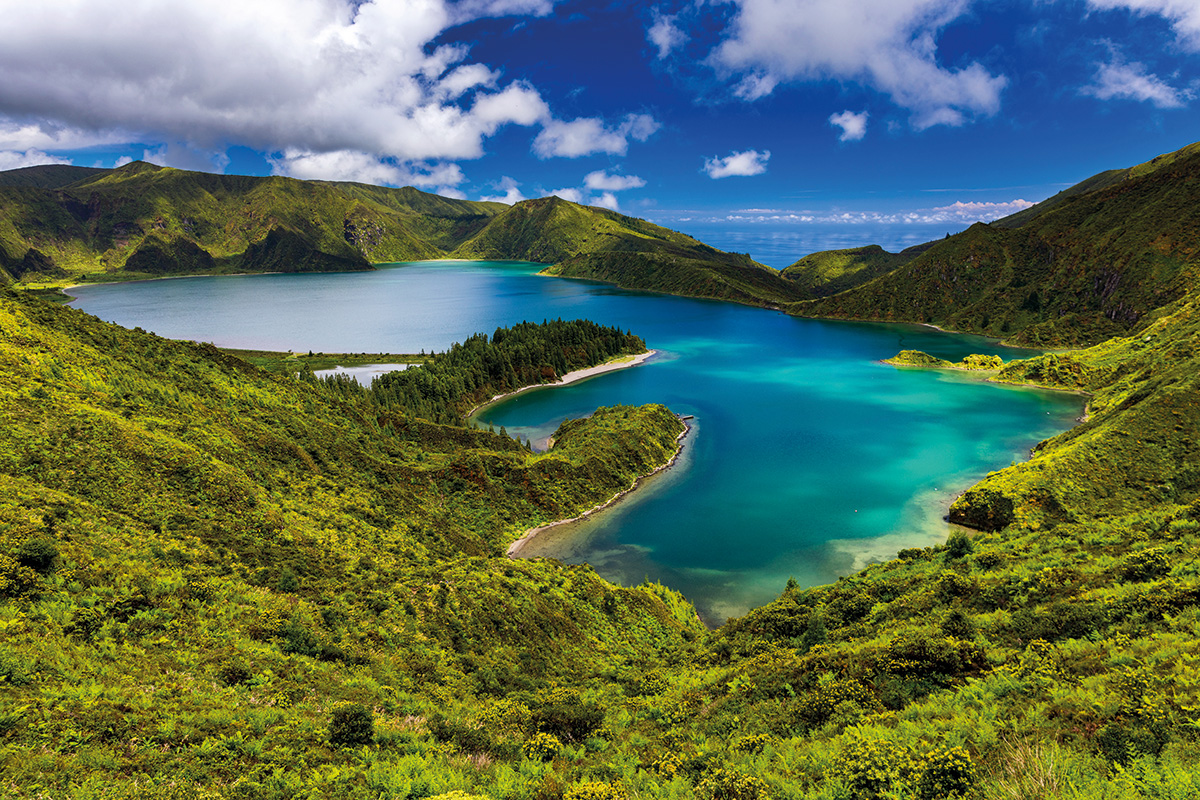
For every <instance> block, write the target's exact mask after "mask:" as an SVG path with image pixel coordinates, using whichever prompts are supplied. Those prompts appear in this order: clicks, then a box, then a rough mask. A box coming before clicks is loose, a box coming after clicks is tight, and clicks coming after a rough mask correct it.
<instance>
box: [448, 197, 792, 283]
mask: <svg viewBox="0 0 1200 800" xmlns="http://www.w3.org/2000/svg"><path fill="white" fill-rule="evenodd" d="M454 255H455V256H457V257H460V258H488V259H521V260H525V261H536V262H542V263H546V264H550V265H552V266H550V267H548V268H547V269H546V270H545V273H546V274H547V275H557V276H560V277H568V278H588V279H591V280H599V281H604V282H606V283H614V284H616V285H618V286H621V287H624V288H626V289H646V290H650V291H657V292H667V293H670V294H678V295H683V296H688V297H711V298H716V299H721V300H731V301H734V302H740V303H749V304H751V305H774V304H778V303H782V302H787V301H791V300H797V299H800V298H803V297H806V296H807V295H806V294H805V293H804V292H803V291H799V290H797V289H796V287H794V286H793V285H791V284H790V283H788V282H787V281H784V280H782V279H781V278H780V276H779V273H778V272H776V271H775V270H773V269H771V268H770V267H767V266H764V265H762V264H759V263H758V262H756V261H753V260H752V259H751V258H750V256H748V255H744V254H741V253H726V252H723V251H721V250H717V249H715V248H712V247H709V246H708V245H706V244H703V243H702V242H699V241H697V240H696V239H693V238H692V237H690V236H687V235H685V234H682V233H678V232H676V231H672V230H669V229H667V228H663V227H660V226H658V225H654V224H652V223H650V222H646V221H645V220H641V219H637V218H635V217H628V216H625V215H624V214H619V213H617V212H615V211H609V210H607V209H602V208H591V207H587V206H581V205H578V204H576V203H571V202H568V201H566V200H563V199H561V198H558V197H545V198H542V199H540V200H526V201H524V202H521V203H517V204H516V205H514V206H513V207H512V208H510V209H508V210H507V211H504V212H502V213H500V214H498V215H497V216H496V217H495V219H493V220H492V221H491V222H490V223H489V224H488V226H487V227H486V228H484V229H483V230H482V231H481V232H480V233H479V234H478V235H477V236H475V237H474V238H472V239H470V240H468V241H467V242H465V243H463V244H462V245H460V246H459V248H458V249H457V250H456V251H455V253H454Z"/></svg>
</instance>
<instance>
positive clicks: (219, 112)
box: [0, 0, 1200, 246]
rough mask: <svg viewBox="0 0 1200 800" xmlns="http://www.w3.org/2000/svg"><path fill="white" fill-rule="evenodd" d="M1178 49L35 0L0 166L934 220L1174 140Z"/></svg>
mask: <svg viewBox="0 0 1200 800" xmlns="http://www.w3.org/2000/svg"><path fill="white" fill-rule="evenodd" d="M1198 67H1200V0H1016V1H1014V2H999V1H989V0H832V1H828V0H734V1H733V2H719V1H718V0H707V1H705V0H698V1H697V0H693V1H691V2H683V1H682V0H674V1H672V2H661V3H627V2H613V3H606V2H585V1H583V0H580V1H578V2H575V1H573V0H561V1H559V2H555V1H554V0H458V2H449V1H448V0H395V1H389V0H367V1H365V2H364V1H363V0H255V2H250V3H247V2H245V0H237V1H236V2H233V1H231V0H225V1H222V2H216V1H214V0H173V2H170V3H166V2H162V3H129V2H127V0H44V1H43V2H41V3H25V4H21V5H20V7H19V8H16V9H9V10H8V11H7V12H6V18H5V21H4V23H3V25H0V169H10V168H14V167H19V166H26V165H30V164H34V163H46V162H53V161H58V162H68V163H74V164H80V165H86V166H93V165H99V166H113V165H114V164H118V163H123V162H124V161H127V160H129V159H137V158H144V159H146V160H150V161H154V162H156V163H161V164H166V165H169V166H177V167H182V168H189V169H203V170H207V171H217V172H222V171H224V172H231V173H241V174H282V175H292V176H295V177H301V178H327V179H343V180H361V181H365V182H370V183H382V184H390V185H405V184H413V185H417V186H418V187H419V188H422V189H425V190H427V191H435V192H440V193H443V194H450V195H454V196H459V197H467V198H470V199H483V198H491V199H506V200H507V201H514V200H517V199H521V198H525V197H539V196H543V195H546V194H549V193H556V194H559V195H561V196H564V197H566V198H567V199H571V200H576V201H580V202H587V203H592V204H598V205H606V206H609V207H615V208H618V209H620V210H621V211H623V212H626V213H630V214H634V215H637V216H642V217H646V218H649V219H652V220H654V221H656V222H660V223H662V224H665V225H669V226H671V227H675V228H679V229H683V230H688V231H689V232H704V233H705V234H706V235H704V236H702V238H706V240H709V241H713V239H714V238H715V239H717V240H719V241H713V243H714V244H717V245H718V246H721V243H723V242H728V241H733V240H734V239H736V236H735V237H733V239H729V238H728V237H726V238H722V236H721V234H720V231H721V230H728V231H746V230H751V229H753V228H754V227H755V226H760V227H762V228H763V229H764V230H765V229H770V230H772V231H776V232H782V233H783V234H786V235H794V236H800V237H803V236H804V235H806V234H805V232H811V231H816V230H829V229H836V228H837V227H838V226H842V227H845V228H846V229H847V230H851V229H852V227H851V226H854V225H864V224H868V225H870V224H874V225H876V226H878V225H893V226H910V227H911V228H913V229H920V230H922V231H924V230H925V228H926V227H928V228H929V229H930V230H934V229H938V230H940V229H941V228H946V229H949V230H957V229H959V228H961V227H963V226H964V225H966V224H968V223H969V222H971V221H973V220H974V219H984V220H988V219H994V218H997V217H999V216H1002V215H1003V214H1005V213H1010V212H1011V211H1014V210H1017V209H1019V208H1020V207H1022V206H1023V205H1025V204H1028V203H1030V202H1036V201H1038V200H1041V199H1044V198H1045V197H1047V196H1049V195H1051V194H1053V193H1054V192H1056V191H1058V190H1059V189H1061V188H1063V187H1064V186H1066V185H1069V184H1071V183H1074V182H1076V181H1078V180H1081V179H1083V178H1085V177H1087V176H1089V175H1092V174H1094V173H1096V172H1098V171H1101V170H1103V169H1108V168H1112V167H1120V166H1128V165H1130V164H1134V163H1138V162H1140V161H1144V160H1147V159H1149V158H1150V157H1152V156H1154V155H1156V154H1158V153H1161V152H1167V151H1170V150H1174V149H1177V148H1179V147H1182V146H1183V145H1185V144H1189V143H1191V142H1192V141H1194V140H1197V139H1200V114H1198V113H1197V107H1198V103H1200V100H1198V99H1197V94H1198V93H1200V69H1198ZM710 232H711V233H710ZM843 238H844V237H843ZM839 241H840V240H839Z"/></svg>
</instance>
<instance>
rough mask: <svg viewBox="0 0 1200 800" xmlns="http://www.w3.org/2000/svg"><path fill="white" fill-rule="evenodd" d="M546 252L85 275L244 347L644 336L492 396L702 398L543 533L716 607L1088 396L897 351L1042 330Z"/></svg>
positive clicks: (914, 508)
mask: <svg viewBox="0 0 1200 800" xmlns="http://www.w3.org/2000/svg"><path fill="white" fill-rule="evenodd" d="M536 269H537V266H536V265H528V264H517V263H502V264H489V263H462V262H424V263H417V264H409V265H398V266H393V267H389V268H386V269H381V270H379V271H377V272H371V273H345V274H337V275H260V276H230V277H220V278H185V279H178V280H169V281H151V282H145V283H136V284H118V285H110V286H91V287H80V288H78V289H75V290H72V294H74V295H76V296H78V298H79V299H78V301H77V302H76V305H78V306H79V307H81V308H83V309H84V310H85V311H89V312H90V313H93V314H96V315H97V316H100V317H101V318H103V319H108V320H113V321H116V322H119V323H120V324H122V325H125V326H127V327H134V326H139V327H142V328H145V329H147V330H152V331H154V332H156V333H158V334H160V335H162V336H169V337H173V338H183V339H195V340H201V341H212V342H214V343H216V344H218V345H222V346H229V347H246V348H257V349H279V350H287V349H291V350H293V351H296V352H301V351H308V350H313V351H314V352H408V353H411V352H420V351H421V350H427V351H428V350H441V349H445V348H446V347H448V346H449V345H450V344H451V343H453V342H455V341H461V340H462V339H464V338H465V337H467V336H469V335H471V334H473V333H476V332H478V331H484V332H488V333H490V332H491V331H493V330H494V329H495V328H497V327H500V326H507V325H512V324H514V323H517V322H520V321H522V320H531V321H541V320H542V319H546V318H555V317H563V318H576V317H587V318H589V319H592V320H594V321H596V322H600V323H603V324H608V325H619V326H621V327H622V328H627V329H629V330H632V331H633V332H634V333H637V334H638V335H640V336H642V337H643V338H644V339H645V340H646V342H647V344H648V345H649V346H650V347H653V348H656V349H658V350H659V351H660V355H659V356H657V357H656V358H654V359H652V360H651V361H650V362H648V363H647V364H645V365H643V366H639V367H633V368H630V369H625V370H621V371H618V372H613V373H609V374H606V375H602V376H599V377H595V378H591V379H589V380H586V381H582V382H579V383H575V384H570V385H567V386H563V387H558V388H553V389H545V390H538V391H533V392H526V393H524V394H521V395H517V396H515V397H513V398H512V399H510V400H508V401H506V402H503V403H501V404H498V405H496V406H492V407H491V408H489V409H487V410H486V411H485V412H484V413H483V414H482V415H481V420H482V421H483V422H484V423H487V422H491V423H493V424H495V425H496V427H497V428H498V427H500V426H501V425H503V426H504V427H505V428H506V429H507V431H508V432H509V434H510V435H514V436H519V437H521V438H532V439H534V440H538V439H542V438H544V437H546V436H548V435H549V434H550V433H552V432H553V430H554V429H555V428H556V427H557V425H558V423H559V422H560V421H561V420H562V419H564V418H567V417H578V416H583V415H586V414H588V413H590V412H591V411H592V410H594V409H595V408H596V407H597V406H601V405H613V404H616V403H647V402H660V403H665V404H666V405H668V406H669V407H670V408H671V409H672V410H673V411H675V412H676V413H678V414H694V415H695V417H696V419H695V420H694V423H695V429H694V430H693V432H692V433H691V434H690V435H689V436H688V438H687V440H686V447H685V454H684V457H683V458H682V459H681V463H680V464H679V465H678V466H677V467H676V468H674V469H672V470H670V471H668V472H666V473H663V474H662V475H660V476H657V477H655V478H653V479H651V480H650V482H649V484H648V485H647V486H646V487H644V488H643V489H641V490H639V491H638V492H636V493H635V494H633V495H631V496H630V498H629V499H627V500H625V501H622V502H621V503H619V504H617V505H616V506H614V507H613V508H612V509H611V510H608V511H605V512H602V513H600V514H597V515H595V516H594V517H592V518H589V520H587V521H585V522H583V523H578V524H575V525H572V526H570V527H569V528H568V527H567V526H564V528H563V529H557V530H555V531H553V532H552V533H548V534H543V535H542V536H540V537H539V538H538V539H537V540H535V541H534V542H533V543H532V544H531V545H530V547H529V548H528V549H527V550H525V551H524V553H523V554H524V555H535V554H536V555H552V556H554V557H559V558H562V559H564V560H568V561H572V562H581V561H587V562H590V563H591V564H592V565H593V566H595V567H596V569H597V570H598V571H599V572H600V573H601V574H602V575H604V576H606V577H608V578H610V579H612V580H614V581H618V582H622V583H626V584H636V583H640V582H641V581H642V580H644V579H646V578H650V579H652V580H660V581H662V582H664V583H666V584H667V585H669V586H672V587H674V588H677V589H680V590H681V591H683V592H684V593H685V594H687V595H688V596H689V598H691V599H692V600H693V602H695V603H696V604H697V607H698V608H699V609H700V610H701V613H702V615H703V616H704V617H705V619H706V620H708V621H710V622H720V621H722V620H724V618H725V617H728V616H732V615H736V614H741V613H744V612H745V610H747V609H748V608H750V607H752V606H754V605H758V604H761V603H764V602H767V601H769V600H771V599H772V598H774V597H775V596H777V595H778V593H779V592H780V590H781V589H782V588H783V585H784V583H785V582H786V581H787V579H788V577H795V578H796V580H797V581H799V582H800V583H801V584H803V585H812V584H818V583H826V582H829V581H831V580H835V579H836V578H837V577H838V576H840V575H844V574H848V573H849V572H851V571H853V570H854V569H855V568H857V567H859V566H862V565H863V564H864V563H868V562H870V561H871V560H879V559H885V558H889V557H891V556H892V555H894V554H895V552H896V551H897V550H898V549H900V548H902V547H909V546H914V545H924V544H930V543H934V542H939V541H942V540H944V539H945V537H946V535H947V533H948V530H949V526H947V525H946V523H944V522H943V521H942V516H943V515H944V514H945V511H946V507H947V506H948V505H949V502H950V501H951V500H952V499H953V497H954V494H955V493H956V492H958V491H961V490H962V489H964V488H966V487H967V486H969V485H970V484H971V483H973V482H974V481H976V480H978V479H979V478H980V477H982V475H984V474H985V473H987V472H988V471H990V470H993V469H997V468H1000V467H1004V466H1007V465H1008V464H1009V463H1010V462H1011V461H1014V460H1020V459H1024V458H1025V457H1027V455H1028V451H1029V448H1030V447H1031V446H1033V445H1034V444H1035V443H1036V442H1038V441H1039V440H1041V439H1044V438H1047V437H1049V436H1052V435H1054V434H1056V433H1059V432H1061V431H1062V430H1065V429H1066V428H1068V427H1070V426H1071V424H1073V421H1074V419H1075V417H1077V416H1078V415H1079V413H1080V410H1081V406H1082V402H1081V400H1080V399H1079V398H1078V397H1075V396H1072V395H1065V394H1061V393H1052V392H1043V391H1037V390H1029V389H1013V388H1005V387H998V386H993V385H989V384H985V383H981V382H979V381H977V380H974V379H971V378H969V377H967V376H964V375H962V374H960V373H943V372H936V371H922V370H913V369H896V368H893V367H889V366H887V365H883V364H880V363H878V362H879V360H880V359H883V358H888V357H890V356H892V355H895V353H896V352H897V351H899V350H901V349H919V350H925V351H927V352H930V353H933V354H935V355H938V356H940V357H942V358H947V359H951V360H957V359H958V358H961V357H962V356H964V355H966V354H968V353H973V352H974V353H999V354H1001V355H1003V356H1004V357H1005V358H1012V357H1018V356H1020V355H1024V354H1026V351H1014V350H1011V349H1008V348H1003V347H999V346H998V345H996V344H995V343H993V342H990V341H989V340H986V339H982V338H979V337H970V336H959V335H951V334H944V333H940V332H938V331H935V330H933V329H930V328H927V327H921V326H912V325H884V324H864V323H845V322H823V321H814V320H803V319H795V318H792V317H788V316H786V315H784V314H780V313H778V312H772V311H765V310H761V309H753V308H746V307H743V306H737V305H732V304H728V303H719V302H715V301H704V300H690V299H685V298H677V297H669V296H665V295H655V294H648V293H644V292H629V291H624V290H621V289H616V288H613V287H610V286H605V285H602V284H596V283H590V282H585V281H573V280H564V279H554V278H545V277H541V276H537V275H535V274H533V273H534V272H535V271H536Z"/></svg>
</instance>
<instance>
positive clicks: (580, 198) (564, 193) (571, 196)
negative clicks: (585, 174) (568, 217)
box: [545, 188, 587, 205]
mask: <svg viewBox="0 0 1200 800" xmlns="http://www.w3.org/2000/svg"><path fill="white" fill-rule="evenodd" d="M545 196H546V197H561V198H562V199H563V200H567V201H569V202H572V203H581V204H584V205H586V204H587V203H586V200H587V198H586V197H585V196H584V193H583V191H582V190H581V189H572V188H564V189H555V190H554V191H552V192H546V194H545Z"/></svg>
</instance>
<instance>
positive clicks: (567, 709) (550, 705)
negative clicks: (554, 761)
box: [533, 691, 604, 742]
mask: <svg viewBox="0 0 1200 800" xmlns="http://www.w3.org/2000/svg"><path fill="white" fill-rule="evenodd" d="M603 721H604V712H603V711H602V710H601V709H600V708H599V707H598V706H596V704H594V703H585V702H584V701H583V700H581V699H580V697H579V695H577V694H574V693H571V692H561V691H560V692H555V693H554V694H553V695H552V696H551V697H550V698H549V700H547V702H545V703H543V704H542V705H541V706H539V707H537V708H535V709H533V724H534V727H536V728H537V729H538V730H539V731H541V732H542V733H549V734H552V735H554V736H556V737H558V739H559V740H560V741H563V742H582V741H583V740H585V739H587V738H588V737H589V736H591V735H592V734H593V733H595V732H596V731H597V730H599V728H600V723H602V722H603Z"/></svg>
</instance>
